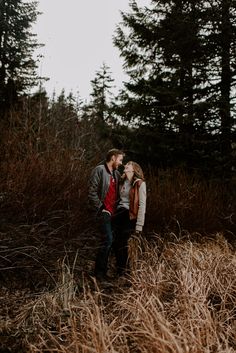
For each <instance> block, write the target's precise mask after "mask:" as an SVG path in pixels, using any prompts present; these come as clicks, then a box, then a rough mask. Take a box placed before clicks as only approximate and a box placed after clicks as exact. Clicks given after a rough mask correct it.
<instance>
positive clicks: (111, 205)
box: [103, 176, 116, 214]
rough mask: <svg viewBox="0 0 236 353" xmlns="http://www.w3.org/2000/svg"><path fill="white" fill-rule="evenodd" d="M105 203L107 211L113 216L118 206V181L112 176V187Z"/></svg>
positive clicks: (110, 186)
mask: <svg viewBox="0 0 236 353" xmlns="http://www.w3.org/2000/svg"><path fill="white" fill-rule="evenodd" d="M103 203H104V207H105V210H107V211H109V212H111V214H113V213H114V211H115V204H116V180H115V178H113V177H112V176H111V177H110V185H109V188H108V191H107V194H106V197H105V199H104V201H103Z"/></svg>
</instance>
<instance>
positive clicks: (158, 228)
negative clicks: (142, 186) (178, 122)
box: [0, 108, 236, 353]
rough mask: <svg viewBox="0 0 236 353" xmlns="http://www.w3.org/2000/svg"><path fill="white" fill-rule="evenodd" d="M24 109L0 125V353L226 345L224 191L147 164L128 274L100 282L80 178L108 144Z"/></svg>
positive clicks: (228, 297)
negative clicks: (143, 207)
mask: <svg viewBox="0 0 236 353" xmlns="http://www.w3.org/2000/svg"><path fill="white" fill-rule="evenodd" d="M27 109H28V108H27ZM27 109H26V113H27V117H28V118H27V119H28V120H27V121H26V120H21V119H20V118H19V115H18V114H15V115H14V121H12V120H11V124H10V126H9V127H8V128H4V129H3V128H2V129H1V137H2V149H1V159H2V163H1V167H0V168H1V170H0V172H1V173H0V211H1V224H0V241H1V243H0V279H1V283H2V285H1V292H0V297H1V312H0V330H1V345H0V352H17V353H20V352H70V353H71V352H83V353H87V352H88V353H90V352H91V353H92V352H98V353H99V352H101V353H107V352H122V353H123V352H124V353H125V352H127V353H128V352H142V353H145V352H153V353H154V352H161V353H162V352H186V353H187V352H192V353H198V352H234V351H236V347H235V332H234V331H235V322H236V321H235V319H236V318H235V309H234V302H235V297H236V289H235V288H236V283H235V276H236V272H235V268H236V267H235V261H236V258H235V252H234V232H235V215H234V207H235V205H234V195H233V193H232V192H229V191H231V190H233V189H230V186H229V185H222V183H220V182H219V181H216V180H214V181H205V180H203V179H201V178H200V177H199V176H198V175H195V174H194V175H193V174H191V175H189V174H188V173H187V172H184V171H183V170H166V171H160V170H159V171H155V170H154V169H152V170H146V176H147V185H148V205H147V219H146V226H145V230H144V234H143V238H142V240H140V239H134V240H132V241H131V244H130V254H131V260H132V261H131V264H132V271H131V274H130V276H129V277H126V278H120V279H114V281H113V286H112V288H110V289H105V288H102V287H99V286H98V285H97V284H96V282H94V280H93V278H92V277H91V276H90V270H91V268H92V266H93V261H94V244H95V241H96V234H94V230H93V225H92V224H90V218H89V213H88V211H87V209H86V200H87V178H88V175H89V173H90V170H91V168H92V167H93V166H94V165H95V164H96V163H97V162H99V161H100V160H101V157H102V155H103V153H104V152H105V151H106V150H107V148H109V147H111V146H110V141H109V140H108V141H106V142H103V141H100V140H99V136H96V130H95V127H94V126H93V125H92V123H91V122H89V121H85V122H81V123H80V124H79V125H74V126H75V127H74V129H69V130H68V126H67V123H65V126H64V127H65V130H66V133H65V135H63V125H60V134H59V133H57V132H56V131H55V129H51V125H50V124H49V123H48V120H47V118H48V117H47V118H46V117H45V116H43V115H42V116H43V117H44V119H43V118H42V116H40V119H38V120H37V119H36V120H33V119H32V116H31V115H30V111H28V110H27ZM21 114H22V113H21ZM57 114H58V110H57ZM21 118H22V117H21ZM54 118H55V117H53V116H50V119H51V120H50V121H51V122H52V121H54V120H53V119H54ZM11 119H13V117H11ZM17 119H18V120H17ZM73 119H74V116H73V118H72V120H73ZM73 121H74V120H73ZM26 122H28V123H26ZM74 122H75V121H74ZM70 123H72V121H71V120H70ZM72 126H73V124H72ZM72 130H73V134H72V135H71V136H70V134H69V131H72ZM65 136H66V139H65ZM226 238H227V239H228V240H226ZM131 250H132V251H131ZM111 266H112V263H111Z"/></svg>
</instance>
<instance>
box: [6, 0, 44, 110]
mask: <svg viewBox="0 0 236 353" xmlns="http://www.w3.org/2000/svg"><path fill="white" fill-rule="evenodd" d="M36 7H37V2H35V1H31V2H27V3H26V2H24V1H23V0H1V2H0V97H1V98H0V108H1V110H2V111H3V110H4V109H5V108H8V107H9V106H10V105H11V104H12V103H13V102H14V101H15V100H16V97H17V95H18V94H19V93H21V92H24V91H25V90H26V89H27V88H29V87H31V86H33V85H34V84H35V83H36V79H37V75H36V68H37V63H36V61H35V60H34V59H33V52H34V50H35V49H36V48H37V47H38V46H39V45H38V44H37V41H36V38H35V35H34V34H32V33H31V26H32V24H33V23H34V22H35V21H36V18H37V15H38V14H39V13H38V12H37V10H36Z"/></svg>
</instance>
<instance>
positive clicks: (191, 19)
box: [114, 0, 236, 168]
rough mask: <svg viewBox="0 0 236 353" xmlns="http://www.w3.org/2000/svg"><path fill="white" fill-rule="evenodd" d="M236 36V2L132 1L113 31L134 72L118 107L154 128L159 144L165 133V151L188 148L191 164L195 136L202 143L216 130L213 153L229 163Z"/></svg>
mask: <svg viewBox="0 0 236 353" xmlns="http://www.w3.org/2000/svg"><path fill="white" fill-rule="evenodd" d="M235 35H236V16H235V2H234V1H230V0H227V1H223V0H218V1H213V2H211V4H209V3H208V2H205V1H196V0H188V1H182V0H175V1H165V0H153V1H150V5H149V6H145V7H141V6H138V4H137V2H136V1H135V0H132V1H131V2H130V11H129V12H128V13H124V12H123V13H122V22H121V23H120V24H119V25H118V26H117V29H116V34H115V36H114V44H115V45H116V46H117V47H118V48H119V50H120V54H121V56H122V57H123V59H124V68H125V70H126V72H127V74H128V75H129V77H130V79H129V81H128V82H127V83H126V84H125V89H124V90H123V92H122V93H121V94H120V97H119V99H120V101H121V104H120V105H119V107H118V108H117V113H118V114H120V117H121V119H123V122H124V123H131V124H132V126H142V125H147V126H149V127H151V128H152V129H153V131H155V133H156V136H157V138H156V144H158V141H159V136H160V134H164V135H165V137H166V145H167V150H168V148H169V149H172V148H174V149H176V150H177V151H178V153H179V154H181V153H183V159H184V158H185V159H186V164H187V165H188V161H187V160H188V157H187V156H188V154H189V152H190V154H194V153H195V152H194V149H195V141H196V140H198V141H202V142H203V144H202V146H200V149H203V150H204V148H205V146H207V145H208V143H206V142H207V141H208V140H209V143H210V144H211V142H210V141H211V140H212V139H215V138H216V136H217V138H218V139H219V141H220V142H221V143H220V144H219V145H218V147H216V150H215V153H216V154H217V153H220V154H221V159H224V158H226V159H227V161H226V164H227V165H228V166H229V168H231V166H232V160H231V142H232V130H233V126H234V119H233V115H232V114H233V103H234V101H235V99H234V97H233V91H234V89H235V79H234V76H235V56H234V54H233V53H234V49H235V46H236V36H235ZM170 134H173V135H176V136H175V138H174V139H175V141H176V144H174V146H173V145H172V146H168V142H167V141H168V140H169V138H168V136H169V135H170ZM214 136H215V137H214ZM140 143H141V142H140ZM142 148H144V149H145V145H142ZM151 150H152V148H151ZM167 150H166V152H167ZM204 154H205V156H207V154H208V151H207V148H206V150H205V152H204ZM224 167H225V164H224Z"/></svg>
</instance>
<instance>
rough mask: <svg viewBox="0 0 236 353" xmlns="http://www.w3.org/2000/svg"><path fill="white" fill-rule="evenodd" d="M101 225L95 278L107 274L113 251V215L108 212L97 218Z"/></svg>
mask: <svg viewBox="0 0 236 353" xmlns="http://www.w3.org/2000/svg"><path fill="white" fill-rule="evenodd" d="M97 222H98V223H99V224H98V226H99V233H100V239H99V248H98V252H97V257H96V261H95V276H101V277H102V276H105V275H106V273H107V265H108V258H109V254H110V251H111V246H112V241H113V235H112V225H111V215H110V214H109V213H107V212H102V213H101V214H100V215H99V217H97Z"/></svg>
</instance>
